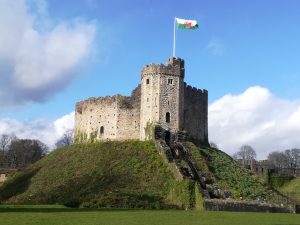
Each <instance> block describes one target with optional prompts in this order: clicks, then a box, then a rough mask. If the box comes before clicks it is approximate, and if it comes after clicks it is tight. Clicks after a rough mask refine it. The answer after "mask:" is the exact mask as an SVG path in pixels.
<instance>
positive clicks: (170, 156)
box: [154, 126, 231, 199]
mask: <svg viewBox="0 0 300 225" xmlns="http://www.w3.org/2000/svg"><path fill="white" fill-rule="evenodd" d="M165 132H167V131H165V130H164V129H163V128H161V127H159V126H156V127H155V129H154V137H155V145H156V148H157V149H158V151H159V153H160V155H162V157H163V158H164V160H165V161H166V162H167V163H168V164H169V166H170V168H171V170H172V172H173V174H174V175H175V177H176V178H177V179H178V180H183V179H192V180H195V181H196V182H198V183H199V185H200V186H201V194H202V196H203V197H204V198H207V199H215V198H217V199H225V198H228V197H231V193H230V192H227V191H223V190H221V189H220V188H219V187H218V185H217V184H215V183H213V181H212V180H211V179H208V178H207V177H205V174H204V173H202V172H201V170H200V169H199V168H198V166H197V163H196V160H195V158H194V157H193V155H192V153H191V151H190V150H189V149H188V148H187V147H185V146H184V145H183V144H182V142H184V141H188V136H187V134H186V133H185V132H177V133H176V134H175V135H171V138H170V140H168V141H167V142H166V140H165Z"/></svg>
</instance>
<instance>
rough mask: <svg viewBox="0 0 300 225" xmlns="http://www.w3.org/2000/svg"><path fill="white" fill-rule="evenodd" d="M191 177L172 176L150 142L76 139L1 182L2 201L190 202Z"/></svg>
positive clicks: (133, 204)
mask: <svg viewBox="0 0 300 225" xmlns="http://www.w3.org/2000/svg"><path fill="white" fill-rule="evenodd" d="M195 188H196V185H195V184H194V182H192V181H188V180H185V181H182V182H180V181H176V180H175V179H174V177H173V174H172V173H171V171H170V170H169V167H168V165H167V164H166V163H164V161H163V160H162V158H161V157H160V155H159V154H158V153H157V151H156V149H155V146H154V144H153V143H152V142H140V141H125V142H103V143H94V144H81V145H80V144H77V145H73V146H69V147H65V148H61V149H58V150H55V151H54V152H52V153H51V154H49V155H48V156H47V157H45V158H43V159H42V160H40V161H38V162H37V163H35V164H34V165H32V166H31V167H29V168H28V169H26V170H25V171H23V172H21V173H19V174H17V175H15V176H14V177H12V178H11V179H9V180H8V181H7V182H6V183H5V184H4V185H3V186H1V188H0V201H2V202H8V203H15V204H64V205H67V206H73V207H77V206H84V207H118V208H144V207H148V208H169V207H171V208H174V207H176V208H178V207H179V208H186V207H187V208H189V207H194V205H195V197H191V196H195Z"/></svg>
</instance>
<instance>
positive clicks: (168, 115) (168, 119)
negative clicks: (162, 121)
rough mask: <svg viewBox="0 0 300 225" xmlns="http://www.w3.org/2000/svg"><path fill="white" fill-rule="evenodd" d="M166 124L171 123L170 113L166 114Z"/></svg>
mask: <svg viewBox="0 0 300 225" xmlns="http://www.w3.org/2000/svg"><path fill="white" fill-rule="evenodd" d="M166 123H170V113H169V112H167V113H166Z"/></svg>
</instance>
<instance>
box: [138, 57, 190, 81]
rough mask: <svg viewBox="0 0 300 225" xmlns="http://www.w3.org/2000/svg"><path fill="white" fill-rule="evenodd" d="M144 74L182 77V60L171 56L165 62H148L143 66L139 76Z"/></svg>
mask: <svg viewBox="0 0 300 225" xmlns="http://www.w3.org/2000/svg"><path fill="white" fill-rule="evenodd" d="M145 75H168V76H178V77H180V76H181V77H184V60H182V59H180V58H175V57H172V58H170V59H169V60H168V61H167V63H166V64H162V63H161V64H148V65H146V66H144V67H143V69H142V72H141V77H142V78H143V77H144V76H145Z"/></svg>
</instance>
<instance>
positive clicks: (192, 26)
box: [176, 18, 198, 30]
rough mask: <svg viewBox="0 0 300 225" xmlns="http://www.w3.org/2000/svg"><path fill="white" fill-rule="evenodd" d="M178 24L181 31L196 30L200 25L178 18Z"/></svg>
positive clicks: (194, 21) (193, 21)
mask: <svg viewBox="0 0 300 225" xmlns="http://www.w3.org/2000/svg"><path fill="white" fill-rule="evenodd" d="M176 22H177V24H178V28H180V29H192V30H195V29H197V28H198V23H197V21H196V20H184V19H179V18H176Z"/></svg>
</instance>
